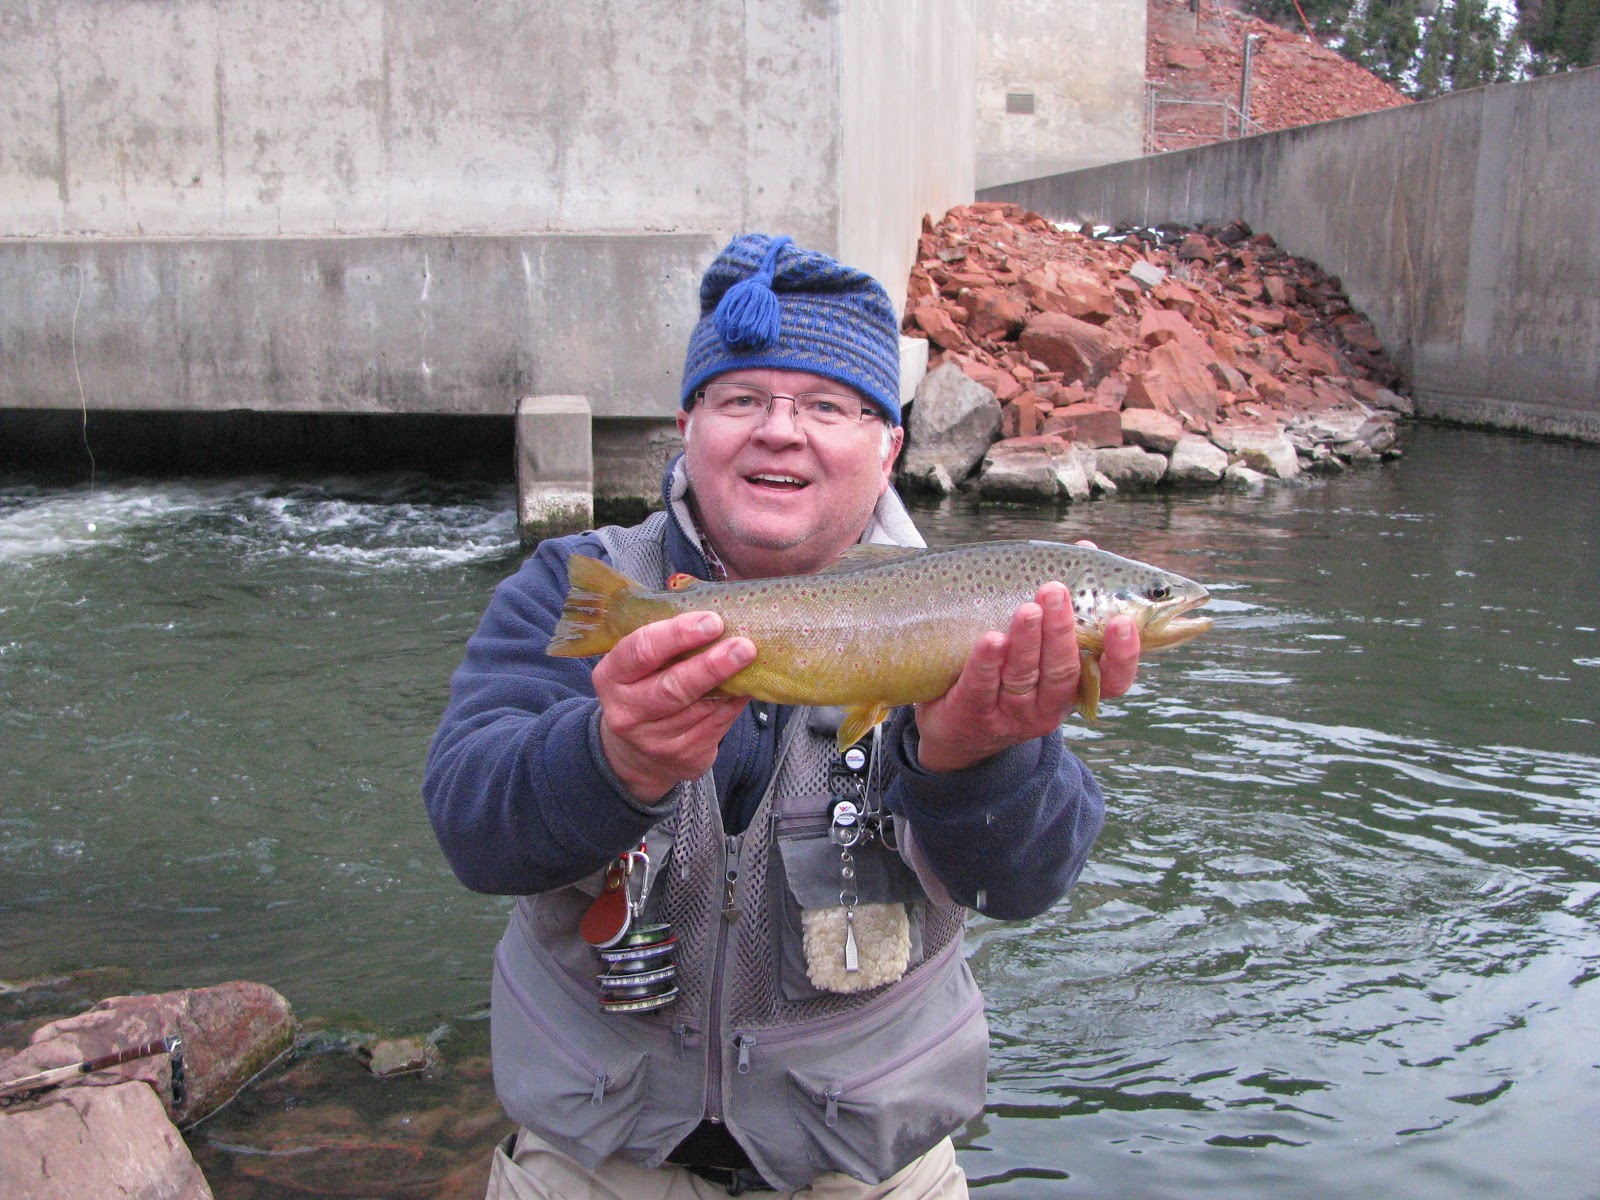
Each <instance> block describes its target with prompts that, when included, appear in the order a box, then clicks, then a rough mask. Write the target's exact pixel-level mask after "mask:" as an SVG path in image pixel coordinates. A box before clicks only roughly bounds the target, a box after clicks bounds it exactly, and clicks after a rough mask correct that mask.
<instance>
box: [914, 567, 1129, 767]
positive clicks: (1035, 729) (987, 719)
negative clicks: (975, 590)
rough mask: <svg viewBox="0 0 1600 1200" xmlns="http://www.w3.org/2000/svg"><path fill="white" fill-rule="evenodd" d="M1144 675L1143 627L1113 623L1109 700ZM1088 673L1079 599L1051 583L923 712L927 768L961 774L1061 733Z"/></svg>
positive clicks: (1123, 620) (1104, 675)
mask: <svg viewBox="0 0 1600 1200" xmlns="http://www.w3.org/2000/svg"><path fill="white" fill-rule="evenodd" d="M1138 669H1139V630H1138V627H1137V626H1135V625H1134V623H1133V619H1132V618H1131V617H1126V616H1119V617H1113V618H1112V619H1111V620H1110V621H1109V622H1107V624H1106V629H1105V650H1104V652H1103V653H1102V655H1101V657H1100V695H1101V696H1102V698H1106V699H1110V698H1112V697H1116V696H1120V695H1122V694H1123V693H1125V692H1126V691H1127V690H1128V689H1129V688H1130V687H1132V686H1133V680H1134V676H1135V674H1136V673H1137V672H1138ZM1080 673H1081V665H1080V663H1079V659H1078V639H1077V633H1076V627H1075V623H1074V621H1073V616H1072V600H1071V597H1070V596H1069V595H1068V593H1067V589H1066V587H1065V585H1063V584H1060V583H1047V584H1045V585H1044V586H1043V587H1041V588H1040V589H1039V590H1038V592H1037V593H1035V595H1034V599H1033V600H1032V601H1030V602H1029V603H1027V604H1023V605H1020V606H1019V607H1018V608H1017V610H1016V612H1014V613H1013V614H1012V615H1011V627H1010V629H1009V630H1008V631H1007V632H1005V633H986V634H984V636H983V637H981V638H979V639H978V644H977V645H976V646H974V647H973V649H972V653H971V654H970V655H969V656H968V657H967V661H966V664H965V665H964V666H963V667H962V668H961V675H960V677H959V678H957V680H956V681H955V683H954V684H953V685H952V686H951V688H950V690H949V691H948V692H946V693H945V694H944V695H943V696H941V697H939V699H937V700H929V701H927V702H926V703H924V704H919V705H917V732H918V735H919V738H920V743H921V744H920V747H919V750H918V758H919V759H920V761H921V764H922V767H923V769H924V770H927V771H959V770H961V769H962V768H964V767H971V766H975V765H976V764H977V763H980V762H982V761H983V760H984V759H986V758H990V757H992V756H993V755H996V754H998V753H999V752H1000V751H1002V750H1004V749H1006V747H1008V746H1015V745H1017V744H1018V743H1020V742H1026V741H1029V740H1031V739H1033V738H1037V737H1043V736H1044V735H1045V734H1049V733H1054V732H1056V730H1058V729H1059V728H1060V727H1061V723H1062V722H1063V721H1065V720H1066V718H1067V714H1068V713H1069V712H1070V711H1071V710H1072V706H1073V705H1074V704H1076V703H1077V700H1078V677H1079V675H1080Z"/></svg>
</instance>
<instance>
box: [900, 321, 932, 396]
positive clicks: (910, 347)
mask: <svg viewBox="0 0 1600 1200" xmlns="http://www.w3.org/2000/svg"><path fill="white" fill-rule="evenodd" d="M927 374H928V339H927V338H913V337H906V336H904V335H903V334H902V335H901V338H900V411H901V413H904V412H905V409H906V405H908V404H910V403H911V401H912V400H913V399H914V398H915V396H916V394H917V388H918V387H919V386H920V385H921V383H922V381H923V379H924V378H926V377H927Z"/></svg>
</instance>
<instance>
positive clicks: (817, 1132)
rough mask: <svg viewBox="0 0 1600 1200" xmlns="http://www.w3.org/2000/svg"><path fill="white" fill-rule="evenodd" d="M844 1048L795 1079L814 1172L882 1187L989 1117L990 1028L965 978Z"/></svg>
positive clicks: (863, 1030) (846, 1040)
mask: <svg viewBox="0 0 1600 1200" xmlns="http://www.w3.org/2000/svg"><path fill="white" fill-rule="evenodd" d="M952 1004H953V1005H954V1006H955V1008H954V1011H952V1009H951V1005H952ZM871 1026H876V1027H871ZM838 1041H839V1042H842V1043H843V1045H842V1046H841V1047H840V1049H839V1052H838V1053H835V1054H833V1055H831V1056H830V1057H828V1058H825V1059H819V1060H817V1061H814V1062H810V1063H807V1064H805V1065H803V1066H797V1067H793V1068H791V1069H790V1070H789V1073H788V1074H789V1079H790V1081H791V1083H792V1085H793V1091H792V1093H791V1096H790V1103H791V1111H792V1114H793V1116H794V1120H795V1124H796V1125H797V1126H798V1128H799V1130H800V1133H801V1135H802V1137H803V1138H804V1139H805V1142H806V1154H807V1156H808V1157H809V1159H810V1160H811V1162H812V1163H813V1164H817V1165H826V1166H827V1167H828V1169H832V1170H844V1171H846V1172H848V1173H849V1174H851V1175H855V1176H856V1177H857V1178H861V1179H876V1180H881V1179H884V1178H885V1177H887V1176H889V1175H891V1174H893V1173H894V1172H895V1171H898V1170H899V1169H900V1168H901V1167H903V1166H905V1165H906V1164H907V1163H908V1162H910V1161H911V1160H912V1159H914V1158H916V1157H917V1156H918V1155H921V1154H925V1153H926V1152H927V1151H928V1150H929V1149H931V1148H932V1147H933V1146H934V1145H935V1144H936V1143H937V1142H938V1141H939V1140H940V1139H941V1138H943V1137H945V1136H946V1135H948V1134H949V1133H951V1132H952V1131H954V1130H956V1129H958V1128H960V1127H961V1125H962V1124H964V1123H965V1122H966V1121H967V1120H969V1119H970V1118H971V1117H973V1116H974V1115H976V1114H977V1113H979V1112H981V1111H982V1110H983V1099H984V1089H985V1085H986V1082H987V1066H988V1052H989V1027H988V1023H987V1022H986V1021H985V1020H984V1016H983V997H982V996H981V995H979V994H978V990H977V987H976V985H975V984H973V983H972V980H971V976H970V975H968V974H967V972H966V971H965V970H964V969H963V970H961V971H959V972H956V973H953V974H952V975H951V977H950V985H949V986H940V987H938V988H936V989H935V990H934V992H933V993H931V994H930V995H928V996H926V997H924V998H922V999H921V1000H920V1001H919V1003H918V1004H917V1006H916V1008H915V1009H914V1010H913V1011H911V1012H907V1011H905V1010H903V1009H901V1010H898V1011H896V1012H894V1013H893V1019H892V1020H889V1021H887V1022H884V1023H882V1024H878V1023H875V1022H872V1021H870V1020H868V1021H864V1022H862V1023H861V1027H855V1028H852V1030H851V1032H850V1034H849V1035H846V1036H844V1037H841V1038H839V1039H838Z"/></svg>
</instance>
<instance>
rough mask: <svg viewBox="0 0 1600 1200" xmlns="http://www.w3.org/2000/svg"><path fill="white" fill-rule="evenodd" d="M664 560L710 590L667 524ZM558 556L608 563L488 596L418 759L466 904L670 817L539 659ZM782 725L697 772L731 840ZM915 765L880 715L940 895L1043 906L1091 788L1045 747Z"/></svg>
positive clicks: (1089, 838) (566, 671)
mask: <svg viewBox="0 0 1600 1200" xmlns="http://www.w3.org/2000/svg"><path fill="white" fill-rule="evenodd" d="M670 511H671V510H670V508H669V512H670ZM666 551H667V559H668V561H669V562H670V563H671V564H672V567H673V569H674V570H677V571H683V572H686V573H688V574H691V575H694V576H695V577H697V578H700V579H709V578H711V571H710V567H709V565H708V564H707V562H706V560H705V557H704V555H703V554H702V553H701V552H700V549H699V547H698V545H697V544H696V543H695V541H694V540H693V539H692V538H691V537H690V536H689V535H688V534H687V533H686V532H685V530H684V529H683V527H682V526H681V524H680V523H679V521H678V520H677V518H676V517H673V518H672V519H671V520H670V521H669V525H668V533H667V542H666ZM574 552H581V553H584V554H588V555H590V556H591V557H595V558H600V559H603V560H604V559H607V555H606V552H605V548H604V546H603V545H602V543H601V542H600V540H599V538H597V537H596V536H595V535H594V534H592V533H586V534H579V535H576V536H573V537H566V538H557V539H552V540H550V541H546V542H544V543H542V544H541V545H540V546H539V547H538V549H537V550H535V551H534V553H533V554H532V555H531V556H530V557H529V558H528V559H527V561H526V562H525V563H524V564H523V566H522V568H521V569H520V570H519V571H518V572H517V573H516V574H515V575H513V576H511V578H509V579H507V580H505V581H504V582H503V583H501V584H500V586H499V587H498V588H497V589H496V590H495V593H494V598H493V599H492V600H491V601H490V603H489V607H488V610H487V611H486V612H485V613H484V616H483V621H482V623H481V624H480V625H479V627H478V631H477V632H476V633H475V634H473V636H472V638H471V639H470V640H469V641H468V642H467V650H466V657H465V658H464V660H463V661H462V664H461V666H460V668H458V669H457V671H456V673H455V675H454V676H453V677H452V679H451V681H450V703H449V706H448V707H447V708H446V710H445V713H444V717H443V718H442V719H441V721H440V723H439V729H438V732H437V733H436V734H435V736H434V739H433V744H432V746H431V748H430V749H429V752H428V766H427V773H426V776H425V779H424V783H423V794H424V797H425V799H426V801H427V806H428V816H429V818H430V819H431V821H432V822H433V828H434V832H435V834H436V835H437V836H438V839H439V844H440V846H441V847H443V849H444V853H445V857H446V858H447V859H448V860H449V862H450V865H451V867H452V868H453V869H454V871H455V873H456V876H457V877H458V878H459V879H460V880H461V882H462V883H464V884H465V885H466V886H467V887H469V888H472V889H474V890H475V891H480V892H493V893H500V894H508V895H529V894H533V893H537V892H543V891H547V890H549V889H552V888H556V887H562V886H565V885H566V884H570V883H573V882H575V881H577V880H579V879H582V878H584V877H586V876H588V875H591V874H593V873H594V872H595V871H597V870H599V869H600V868H601V867H603V866H605V865H606V863H608V862H609V861H610V860H611V859H613V858H615V857H616V856H617V855H618V854H619V853H621V852H622V851H624V850H627V849H630V848H632V847H634V846H637V845H638V844H639V841H640V839H641V838H642V837H643V835H644V833H645V831H646V830H648V829H649V828H650V827H651V826H652V825H653V824H655V823H656V822H657V821H659V820H661V819H662V818H663V817H665V816H667V815H668V814H669V813H671V811H672V808H673V805H674V803H675V799H674V797H675V793H669V794H668V798H667V799H666V800H665V801H663V802H662V803H661V804H658V805H656V806H653V807H652V806H649V805H645V804H643V803H641V802H640V801H638V800H637V799H635V798H634V797H633V796H632V795H631V794H630V793H629V792H628V790H627V788H625V787H624V786H623V784H622V782H621V780H619V779H618V778H617V776H616V773H615V772H614V771H612V769H611V767H610V764H609V763H608V762H607V761H606V757H605V754H604V753H603V751H602V750H601V748H600V733H599V720H600V704H599V701H598V700H597V699H596V698H595V694H594V688H593V686H592V683H591V680H590V671H591V670H592V669H593V666H594V662H595V660H594V659H571V658H551V657H549V656H547V655H546V654H545V653H544V649H545V646H546V645H547V644H548V642H549V639H550V633H551V631H552V630H553V629H554V628H555V624H556V621H557V619H558V618H559V617H560V614H561V608H562V604H563V602H564V601H565V598H566V594H567V559H568V558H569V557H570V556H571V555H572V554H573V553H574ZM788 716H789V712H788V710H785V709H782V708H776V707H775V706H772V705H757V704H752V705H751V706H750V707H749V708H748V709H747V710H746V711H745V713H744V714H743V716H742V717H741V718H740V719H739V721H738V722H737V723H736V724H735V725H734V727H733V729H732V730H730V731H729V733H728V734H727V736H726V737H725V738H724V739H723V741H722V746H721V748H720V750H719V752H718V755H717V760H716V765H715V768H714V772H715V777H716V783H717V790H718V794H719V795H720V796H721V797H723V803H724V808H725V813H724V821H725V822H726V824H727V825H728V827H729V828H730V829H734V830H737V829H741V828H743V827H744V825H745V824H747V823H748V821H749V818H750V815H751V813H752V812H753V810H754V808H755V805H756V804H757V803H758V802H759V800H760V797H761V795H762V793H763V792H764V791H765V789H766V785H767V782H768V780H769V779H770V777H771V774H772V770H773V763H774V752H775V748H776V745H777V739H778V733H779V731H780V729H781V728H782V725H783V723H784V722H785V721H786V720H787V719H788ZM916 749H917V731H916V721H915V719H914V717H913V715H912V711H911V710H910V709H909V708H904V709H897V710H896V711H895V713H894V715H893V716H892V717H891V718H890V720H889V722H888V724H887V726H886V730H885V750H886V751H887V753H886V756H885V758H886V762H887V765H888V768H889V771H890V772H891V773H892V778H893V781H892V783H891V784H890V786H889V790H888V793H887V796H886V804H887V806H888V808H889V810H890V811H891V812H894V813H895V814H897V815H898V816H900V817H903V818H905V819H907V820H908V821H909V822H910V825H911V829H912V833H913V836H914V838H915V841H916V844H917V846H918V848H919V849H920V851H921V856H922V858H923V860H924V861H925V863H926V865H927V866H928V867H929V868H931V869H932V871H933V872H934V874H936V875H937V876H938V879H939V881H940V882H941V883H942V884H943V885H944V886H945V888H946V890H947V891H948V892H949V893H950V896H951V897H952V898H953V899H954V900H956V901H957V902H958V903H961V904H965V905H967V906H968V907H970V908H977V909H980V910H981V911H982V912H984V913H985V914H987V915H989V916H993V917H998V918H1000V919H1003V920H1018V919H1022V918H1025V917H1029V916H1033V915H1035V914H1037V913H1040V912H1043V911H1044V910H1045V909H1047V908H1049V907H1050V906H1051V905H1052V904H1054V903H1055V902H1056V901H1057V900H1058V899H1059V898H1060V897H1061V896H1062V895H1063V894H1064V893H1065V892H1066V890H1067V888H1068V887H1070V886H1071V885H1072V882H1073V881H1074V880H1075V879H1076V878H1077V877H1078V874H1079V872H1080V871H1082V869H1083V864H1084V861H1085V859H1086V858H1087V856H1088V853H1089V847H1090V846H1091V844H1092V843H1093V842H1094V839H1095V836H1096V835H1097V834H1098V833H1099V831H1100V826H1101V824H1102V823H1103V821H1104V819H1105V802H1104V800H1103V798H1102V796H1101V794H1100V789H1099V787H1098V786H1097V785H1096V783H1095V781H1094V779H1093V778H1092V777H1091V776H1090V774H1089V771H1088V769H1087V768H1086V767H1085V766H1084V765H1083V763H1081V762H1080V761H1079V760H1078V759H1077V758H1076V757H1074V756H1073V755H1072V754H1070V753H1068V752H1067V750H1066V747H1065V745H1064V744H1063V741H1062V739H1061V737H1060V736H1059V735H1051V736H1048V737H1043V738H1039V739H1037V740H1034V741H1030V742H1025V743H1023V744H1022V745H1019V746H1013V747H1011V748H1010V749H1008V750H1006V751H1003V752H1002V753H1000V754H998V755H996V756H994V757H993V758H991V759H989V760H987V761H985V762H983V763H980V764H978V765H977V766H975V767H971V768H969V769H967V770H964V771H953V772H949V773H945V774H935V773H932V772H928V771H924V770H922V768H921V767H920V766H918V765H917V753H916Z"/></svg>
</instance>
